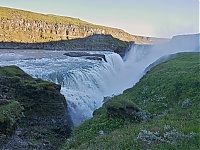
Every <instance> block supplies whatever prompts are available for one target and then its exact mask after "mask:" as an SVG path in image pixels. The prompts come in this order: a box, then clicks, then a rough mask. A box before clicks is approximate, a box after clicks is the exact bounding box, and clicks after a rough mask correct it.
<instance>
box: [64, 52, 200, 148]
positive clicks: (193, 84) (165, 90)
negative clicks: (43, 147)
mask: <svg viewBox="0 0 200 150" xmlns="http://www.w3.org/2000/svg"><path fill="white" fill-rule="evenodd" d="M199 67H200V66H199V53H183V54H181V55H179V56H178V57H177V58H173V59H171V60H169V61H166V62H164V63H161V64H159V65H157V66H156V67H154V68H153V69H152V70H150V71H149V72H147V74H146V75H145V76H144V77H142V78H141V80H140V81H139V82H138V83H137V84H136V85H135V86H134V87H132V88H130V89H127V90H126V91H124V93H123V94H121V95H119V96H115V97H113V98H112V99H111V100H110V101H107V102H106V103H105V104H104V105H103V106H102V107H101V108H99V109H98V110H96V111H95V112H94V116H93V118H92V119H90V120H87V121H85V122H84V123H82V124H81V125H80V126H78V127H77V128H76V129H75V130H74V131H73V132H72V134H71V136H70V138H69V139H68V140H67V141H66V143H65V145H64V146H62V147H61V148H60V149H80V150H81V149H101V150H102V149H115V150H125V149H126V150H129V149H130V150H131V149H141V150H142V149H150V150H158V149H159V150H162V149H163V150H164V149H172V150H179V149H182V150H188V149H190V150H196V149H200V145H199V144H200V143H199V141H200V139H199V138H200V130H199V123H200V120H199V113H200V111H199V110H200V109H199V108H200V107H199V100H200V94H199V91H200V73H199ZM127 100H128V101H127ZM123 101H124V103H123ZM130 101H131V102H130ZM133 103H135V104H136V105H137V106H138V107H140V110H145V111H146V112H148V113H149V114H151V115H150V118H149V119H148V120H133V119H130V118H119V117H114V118H113V117H112V118H109V117H108V116H107V112H108V109H107V108H108V106H112V107H113V106H114V107H115V108H124V107H123V106H126V107H127V105H134V106H135V104H133ZM117 111H119V109H118V110H117ZM146 114H147V113H146ZM142 115H145V113H143V114H142Z"/></svg>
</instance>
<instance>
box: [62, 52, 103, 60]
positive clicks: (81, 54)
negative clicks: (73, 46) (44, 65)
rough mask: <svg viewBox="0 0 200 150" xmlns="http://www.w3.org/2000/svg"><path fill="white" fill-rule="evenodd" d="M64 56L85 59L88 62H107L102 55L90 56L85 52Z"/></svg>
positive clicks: (69, 53)
mask: <svg viewBox="0 0 200 150" xmlns="http://www.w3.org/2000/svg"><path fill="white" fill-rule="evenodd" d="M64 55H66V56H70V57H85V58H86V59H90V60H102V59H103V60H104V61H105V62H107V60H106V57H105V55H104V54H90V53H87V52H67V53H65V54H64Z"/></svg>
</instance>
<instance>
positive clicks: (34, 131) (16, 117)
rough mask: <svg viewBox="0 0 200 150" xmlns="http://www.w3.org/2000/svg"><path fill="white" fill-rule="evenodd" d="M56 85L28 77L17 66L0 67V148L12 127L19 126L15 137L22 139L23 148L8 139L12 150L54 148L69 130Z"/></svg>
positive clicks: (65, 105) (63, 104)
mask: <svg viewBox="0 0 200 150" xmlns="http://www.w3.org/2000/svg"><path fill="white" fill-rule="evenodd" d="M60 88H61V86H60V85H57V84H55V83H52V82H47V81H43V80H42V79H35V78H32V77H31V76H30V75H28V74H26V73H25V72H24V71H23V70H21V69H20V68H19V67H17V66H5V67H0V127H1V128H0V149H1V148H3V149H4V146H5V145H4V144H5V143H6V140H7V139H9V137H10V135H12V134H10V133H15V129H16V128H17V129H20V134H19V135H17V138H16V139H20V140H24V141H23V142H24V143H25V145H24V146H25V147H23V144H22V143H20V142H16V143H13V142H14V141H15V140H14V141H12V142H11V143H9V142H8V145H9V146H11V148H13V149H22V148H24V149H27V148H34V146H35V145H36V146H37V147H38V149H41V148H43V147H44V145H45V148H46V149H50V148H52V149H55V148H56V147H57V146H58V145H60V143H61V141H62V140H63V139H64V138H66V137H67V135H68V134H69V132H70V131H71V130H70V128H69V124H70V122H69V118H68V115H67V110H66V109H67V104H66V100H65V98H64V96H63V95H62V94H60ZM1 99H4V100H1ZM13 99H14V100H15V101H13ZM22 107H23V110H22ZM20 114H22V115H21V116H20ZM17 121H18V122H17ZM17 123H18V124H17ZM1 131H2V132H1ZM7 131H9V133H8V132H7ZM1 136H2V137H6V138H2V139H1ZM11 140H12V139H11ZM17 141H18V140H17ZM2 143H3V144H2ZM2 146H3V147H2Z"/></svg>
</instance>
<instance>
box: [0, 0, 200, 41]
mask: <svg viewBox="0 0 200 150" xmlns="http://www.w3.org/2000/svg"><path fill="white" fill-rule="evenodd" d="M199 3H200V0H0V6H4V7H10V8H17V9H23V10H28V11H33V12H38V13H43V14H55V15H62V16H69V17H74V18H79V19H81V20H84V21H87V22H90V23H93V24H98V25H104V26H109V27H115V28H120V29H123V30H124V31H126V32H128V33H130V34H133V35H144V36H153V37H167V38H169V37H172V36H174V35H179V34H191V33H199V28H200V27H199V20H200V17H199V13H200V11H199V6H200V4H199ZM0 15H1V14H0Z"/></svg>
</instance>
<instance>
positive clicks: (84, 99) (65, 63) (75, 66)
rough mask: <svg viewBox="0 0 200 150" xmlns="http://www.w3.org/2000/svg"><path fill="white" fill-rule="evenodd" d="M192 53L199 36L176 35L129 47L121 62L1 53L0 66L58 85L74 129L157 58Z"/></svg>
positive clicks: (113, 57) (111, 54) (24, 52)
mask: <svg viewBox="0 0 200 150" xmlns="http://www.w3.org/2000/svg"><path fill="white" fill-rule="evenodd" d="M192 51H199V35H193V36H177V37H174V38H173V39H172V40H171V41H169V42H168V43H165V44H160V45H133V46H132V47H131V49H130V50H129V51H128V52H127V53H126V54H125V56H124V58H123V59H122V58H121V57H120V56H119V55H118V54H116V53H114V52H105V51H104V52H99V51H98V52H90V53H98V54H103V55H105V57H106V60H107V62H105V61H97V60H87V59H84V58H78V57H77V58H72V57H68V56H64V55H63V54H64V52H63V51H45V50H17V51H16V50H1V54H0V66H5V65H17V66H19V67H20V68H22V69H23V70H24V71H25V72H27V73H28V74H30V75H32V76H33V77H37V78H42V79H44V80H47V81H52V82H55V83H58V84H60V85H61V93H62V94H63V95H64V96H65V98H66V100H67V104H68V111H69V114H70V116H71V119H72V122H73V126H74V127H76V126H77V125H79V124H80V123H82V122H83V121H84V120H86V119H89V118H91V117H92V113H93V111H94V110H95V109H97V108H99V107H100V106H101V105H102V104H103V100H104V97H107V96H113V95H118V94H120V93H122V92H123V91H124V90H125V89H127V88H130V87H132V86H133V85H134V84H135V83H136V82H138V81H139V79H140V78H141V77H142V76H143V75H144V73H145V72H144V71H145V68H146V67H148V66H149V65H150V64H152V63H153V62H155V61H156V60H157V59H159V58H160V57H163V56H166V55H167V56H169V55H170V54H174V53H178V52H192ZM165 58H166V59H168V58H169V57H165ZM159 62H160V61H158V62H157V63H159Z"/></svg>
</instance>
